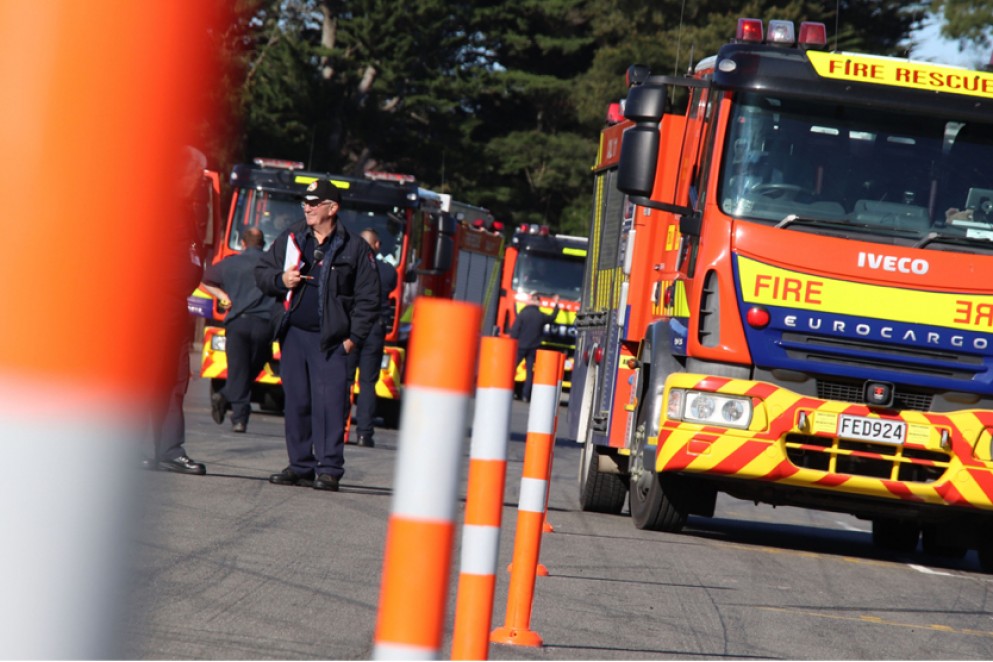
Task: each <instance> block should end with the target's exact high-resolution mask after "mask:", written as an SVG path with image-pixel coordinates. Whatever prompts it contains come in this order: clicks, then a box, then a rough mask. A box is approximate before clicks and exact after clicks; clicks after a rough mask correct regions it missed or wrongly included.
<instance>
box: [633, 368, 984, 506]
mask: <svg viewBox="0 0 993 662" xmlns="http://www.w3.org/2000/svg"><path fill="white" fill-rule="evenodd" d="M673 388H682V389H691V390H698V391H710V392H716V393H724V394H732V395H745V396H750V397H751V399H752V402H753V411H754V413H753V417H752V420H751V422H750V424H749V426H748V428H747V429H729V428H724V427H720V426H713V425H701V424H697V423H688V422H685V421H678V420H671V419H669V418H667V417H666V416H665V415H664V414H663V418H662V421H661V426H660V428H661V429H660V432H659V436H658V437H657V438H651V439H649V444H651V445H655V444H657V446H658V449H657V452H656V471H658V472H659V473H661V472H666V471H668V472H674V471H679V472H685V473H696V474H709V475H719V476H723V477H736V476H737V477H741V478H743V479H752V480H765V481H770V482H775V483H779V484H784V485H790V486H795V487H809V488H816V489H822V490H831V491H838V492H843V493H846V494H852V495H860V496H868V497H877V498H883V499H891V500H905V501H913V502H919V503H921V504H931V505H949V506H958V507H966V508H978V509H984V510H993V458H991V457H990V453H991V451H990V443H991V441H993V438H991V430H993V412H988V411H982V410H966V411H959V412H954V413H941V414H938V413H928V412H919V411H900V412H898V413H897V412H894V413H889V412H887V413H886V414H885V415H881V414H878V413H876V412H875V411H873V410H871V409H870V408H869V407H867V406H865V405H860V404H853V403H850V402H839V401H834V400H822V399H819V398H813V397H809V396H805V395H800V394H797V393H794V392H792V391H790V390H788V389H784V388H780V387H777V386H774V385H772V384H768V383H765V382H756V381H750V380H741V379H727V378H722V377H706V376H703V375H694V374H684V373H681V374H674V375H671V376H670V377H669V378H668V380H667V381H666V388H665V402H666V403H668V401H669V394H670V391H671V389H673ZM665 411H666V409H665V407H663V412H665ZM842 414H850V415H856V416H865V417H870V418H884V419H890V420H902V421H904V422H906V424H907V435H906V440H905V442H904V443H903V444H899V445H892V444H871V443H864V442H855V443H851V442H849V443H846V440H845V439H841V438H839V437H838V436H837V429H838V424H837V422H838V418H839V416H840V415H842ZM791 453H792V454H794V456H795V455H796V454H798V453H809V454H814V455H815V456H816V457H818V465H819V468H810V467H805V466H799V465H798V464H795V463H794V462H793V461H792V460H791V457H790V455H791ZM817 454H820V455H817ZM860 462H862V463H871V464H872V466H873V467H874V468H873V470H872V471H868V472H866V473H867V474H868V473H872V474H878V473H886V472H887V471H888V473H889V475H882V476H881V475H863V474H859V473H856V472H854V471H852V467H856V466H860V465H859V463H860ZM820 465H824V466H823V467H821V466H820ZM881 467H882V468H883V471H880V468H881ZM887 467H889V468H887ZM908 469H915V470H919V472H918V473H916V474H914V475H915V476H920V475H926V476H927V479H926V480H920V479H914V480H907V479H901V478H900V476H901V472H902V471H903V472H906V471H907V470H908ZM856 471H857V470H856ZM921 472H923V473H921Z"/></svg>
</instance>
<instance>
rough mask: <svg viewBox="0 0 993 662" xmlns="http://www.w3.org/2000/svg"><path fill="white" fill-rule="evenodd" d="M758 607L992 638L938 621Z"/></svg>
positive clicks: (983, 633)
mask: <svg viewBox="0 0 993 662" xmlns="http://www.w3.org/2000/svg"><path fill="white" fill-rule="evenodd" d="M759 609H765V610H766V611H776V612H783V613H787V614H799V615H801V616H814V617H816V618H827V619H830V620H835V621H857V622H859V623H865V624H867V625H889V626H892V627H898V628H910V629H912V630H934V631H935V632H947V633H949V634H965V635H969V636H972V637H987V638H993V632H985V631H983V630H970V629H964V628H963V629H959V628H954V627H951V626H949V625H942V624H940V623H901V622H899V621H890V620H887V619H884V618H882V617H880V616H873V615H871V614H861V615H859V616H842V615H840V614H824V613H821V612H816V611H805V610H803V609H795V608H792V607H791V608H784V607H759Z"/></svg>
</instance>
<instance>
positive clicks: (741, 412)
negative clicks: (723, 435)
mask: <svg viewBox="0 0 993 662" xmlns="http://www.w3.org/2000/svg"><path fill="white" fill-rule="evenodd" d="M667 414H668V416H669V418H675V419H680V420H684V421H688V422H690V423H704V424H707V425H719V426H721V427H728V428H741V429H746V428H747V427H748V425H749V424H750V423H751V422H752V399H751V398H749V397H744V396H737V395H723V394H721V393H706V392H702V391H684V390H682V389H673V390H672V391H670V393H669V407H668V410H667Z"/></svg>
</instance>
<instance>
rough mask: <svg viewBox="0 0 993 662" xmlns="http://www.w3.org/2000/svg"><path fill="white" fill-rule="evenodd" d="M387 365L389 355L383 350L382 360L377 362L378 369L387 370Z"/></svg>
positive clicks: (388, 364)
mask: <svg viewBox="0 0 993 662" xmlns="http://www.w3.org/2000/svg"><path fill="white" fill-rule="evenodd" d="M389 367H390V355H389V354H387V353H385V352H384V353H383V360H382V361H380V362H379V369H380V370H388V369H389Z"/></svg>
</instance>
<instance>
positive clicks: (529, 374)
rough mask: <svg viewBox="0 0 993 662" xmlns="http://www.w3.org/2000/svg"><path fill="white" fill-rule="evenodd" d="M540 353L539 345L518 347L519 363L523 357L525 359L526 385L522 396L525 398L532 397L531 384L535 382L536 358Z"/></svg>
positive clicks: (518, 363) (522, 390)
mask: <svg viewBox="0 0 993 662" xmlns="http://www.w3.org/2000/svg"><path fill="white" fill-rule="evenodd" d="M537 355H538V348H537V347H531V348H527V347H518V348H517V365H520V364H521V359H524V373H525V375H526V376H525V377H524V387H523V388H522V389H521V398H522V399H524V400H530V399H531V384H532V383H533V382H534V358H535V357H536V356H537Z"/></svg>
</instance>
